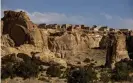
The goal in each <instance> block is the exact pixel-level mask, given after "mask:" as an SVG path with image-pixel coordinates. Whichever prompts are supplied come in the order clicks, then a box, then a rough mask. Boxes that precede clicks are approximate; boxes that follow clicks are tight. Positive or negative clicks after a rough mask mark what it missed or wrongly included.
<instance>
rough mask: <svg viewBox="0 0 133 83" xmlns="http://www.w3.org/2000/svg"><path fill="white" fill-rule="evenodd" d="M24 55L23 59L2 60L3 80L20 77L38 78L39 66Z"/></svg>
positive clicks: (13, 57) (4, 58) (11, 57)
mask: <svg viewBox="0 0 133 83" xmlns="http://www.w3.org/2000/svg"><path fill="white" fill-rule="evenodd" d="M25 56H26V55H24V54H23V56H21V57H16V58H15V56H8V57H3V58H2V67H1V70H2V71H1V78H2V79H4V78H8V77H11V78H13V77H15V76H20V77H23V78H28V77H36V76H37V75H38V73H39V65H38V64H36V63H35V62H34V61H32V60H31V58H30V57H28V56H26V57H25Z"/></svg>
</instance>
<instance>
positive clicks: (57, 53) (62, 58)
mask: <svg viewBox="0 0 133 83" xmlns="http://www.w3.org/2000/svg"><path fill="white" fill-rule="evenodd" d="M96 27H97V26H93V27H92V28H90V27H88V28H87V27H85V26H84V25H81V26H78V27H76V25H75V26H74V28H73V26H72V25H67V24H63V25H57V24H49V25H45V24H42V25H39V26H37V25H36V24H34V23H32V22H31V21H30V19H29V17H28V16H27V15H26V13H25V12H22V11H21V12H14V11H5V12H4V17H3V18H2V21H1V32H2V35H1V52H2V54H1V55H2V58H4V57H7V58H8V60H9V61H10V60H11V61H12V59H13V60H15V61H20V62H24V64H25V65H24V64H23V66H26V67H28V68H30V69H31V71H32V72H34V71H33V70H34V68H33V70H32V65H34V64H32V63H36V64H38V65H39V66H40V65H47V66H58V67H61V68H62V67H63V68H64V69H66V68H67V67H69V66H71V67H73V66H76V67H77V66H78V67H80V66H85V65H86V64H90V63H89V62H91V61H93V62H94V63H95V64H96V65H97V66H99V65H104V64H105V62H106V66H108V67H112V68H113V67H114V64H115V63H116V62H118V61H121V60H122V59H125V58H128V59H129V56H128V55H130V58H131V57H132V54H133V35H129V36H127V35H126V34H125V33H126V32H121V33H119V32H113V31H111V32H113V33H110V32H108V30H109V29H108V28H107V27H105V28H103V29H100V31H98V29H97V28H96ZM92 29H93V30H92ZM89 30H90V31H89ZM12 54H14V55H17V56H15V57H14V56H12ZM8 56H9V57H8ZM27 58H28V59H29V61H28V59H27ZM86 59H89V60H90V61H87V62H86V61H85V60H86ZM21 60H22V61H21ZM25 60H27V61H26V63H25ZM5 63H7V62H6V60H5ZM29 63H30V64H32V65H29ZM27 64H28V65H27ZM2 65H3V64H2ZM52 71H54V69H52Z"/></svg>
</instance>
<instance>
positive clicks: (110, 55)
mask: <svg viewBox="0 0 133 83" xmlns="http://www.w3.org/2000/svg"><path fill="white" fill-rule="evenodd" d="M108 38H109V39H108V42H107V44H108V46H107V54H106V64H105V65H106V66H108V67H111V68H114V64H115V63H116V62H118V61H121V60H122V59H125V58H128V59H129V56H128V51H127V48H126V36H125V35H124V34H123V33H109V34H108Z"/></svg>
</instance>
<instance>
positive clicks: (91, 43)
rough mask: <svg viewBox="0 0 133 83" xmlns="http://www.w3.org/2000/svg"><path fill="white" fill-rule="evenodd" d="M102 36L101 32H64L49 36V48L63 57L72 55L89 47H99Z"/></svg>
mask: <svg viewBox="0 0 133 83" xmlns="http://www.w3.org/2000/svg"><path fill="white" fill-rule="evenodd" d="M102 37H103V36H102V35H100V34H89V33H84V32H83V31H73V32H64V33H63V34H62V35H60V36H48V48H49V49H50V50H51V51H52V52H56V53H60V54H61V55H62V56H63V57H64V56H71V55H75V54H76V53H77V52H83V51H85V50H87V49H92V48H99V47H100V45H99V44H100V42H101V39H102Z"/></svg>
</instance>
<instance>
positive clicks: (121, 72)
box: [112, 61, 133, 81]
mask: <svg viewBox="0 0 133 83" xmlns="http://www.w3.org/2000/svg"><path fill="white" fill-rule="evenodd" d="M115 66H116V67H115V69H114V72H113V76H112V78H113V79H114V80H116V81H122V80H130V78H131V77H130V76H129V73H131V72H133V62H132V61H120V62H118V63H116V64H115Z"/></svg>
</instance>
